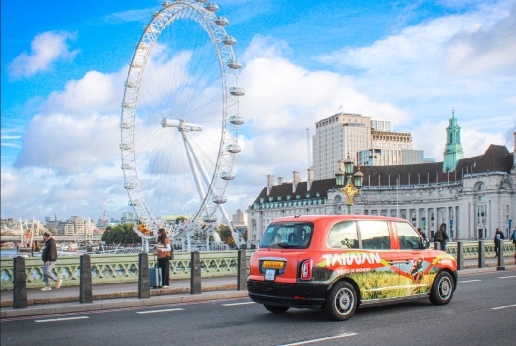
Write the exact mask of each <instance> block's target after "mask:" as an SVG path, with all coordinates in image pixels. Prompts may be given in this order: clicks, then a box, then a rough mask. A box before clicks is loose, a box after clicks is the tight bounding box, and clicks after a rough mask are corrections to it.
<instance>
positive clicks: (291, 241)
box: [260, 222, 314, 249]
mask: <svg viewBox="0 0 516 346" xmlns="http://www.w3.org/2000/svg"><path fill="white" fill-rule="evenodd" d="M313 229H314V225H313V224H312V223H309V222H278V223H272V224H270V225H269V226H268V227H267V229H266V230H265V233H264V234H263V237H262V240H261V241H260V248H278V249H306V248H307V247H308V245H310V240H311V239H312V234H313Z"/></svg>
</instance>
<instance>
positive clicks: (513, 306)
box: [491, 304, 516, 310]
mask: <svg viewBox="0 0 516 346" xmlns="http://www.w3.org/2000/svg"><path fill="white" fill-rule="evenodd" d="M515 307H516V304H512V305H505V306H498V307H496V308H491V310H500V309H505V308H515Z"/></svg>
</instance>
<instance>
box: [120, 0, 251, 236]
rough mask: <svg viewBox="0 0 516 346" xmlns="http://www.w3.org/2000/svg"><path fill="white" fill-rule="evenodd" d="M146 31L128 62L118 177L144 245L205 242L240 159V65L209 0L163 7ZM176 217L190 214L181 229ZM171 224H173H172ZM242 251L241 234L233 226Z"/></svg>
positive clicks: (180, 1) (180, 0) (182, 1)
mask: <svg viewBox="0 0 516 346" xmlns="http://www.w3.org/2000/svg"><path fill="white" fill-rule="evenodd" d="M162 5H163V8H162V9H161V10H160V11H156V12H154V13H153V14H152V19H151V21H150V23H149V24H148V25H146V26H145V27H144V29H143V34H142V36H141V39H140V41H139V42H138V43H137V45H136V50H135V53H134V56H133V59H132V61H131V64H130V67H129V72H128V76H127V81H126V83H125V92H124V98H123V102H122V116H121V123H120V128H121V143H120V149H121V156H122V166H121V168H122V170H123V173H124V180H125V184H124V187H125V188H126V189H127V193H128V195H129V205H131V206H132V207H133V208H134V211H135V213H136V216H137V218H138V220H139V223H140V224H139V226H138V227H137V226H135V232H137V233H138V234H139V235H140V236H141V237H142V239H143V240H144V241H145V240H146V239H147V241H148V240H149V239H151V238H153V237H155V236H156V234H157V232H156V231H157V229H158V228H161V227H163V228H165V229H166V230H167V234H168V236H169V237H177V238H182V239H185V238H188V242H189V244H190V240H191V239H192V238H195V239H196V240H197V241H201V242H207V239H208V236H210V235H212V234H213V232H214V230H215V227H216V224H217V222H218V221H219V219H218V216H217V215H222V217H223V219H225V221H226V222H227V224H228V225H229V226H230V228H231V223H230V220H229V217H228V216H227V213H226V212H225V210H224V207H223V205H224V203H225V202H226V201H227V196H226V188H227V185H228V182H229V181H231V180H233V179H234V178H235V173H234V171H233V162H234V157H235V155H236V154H237V153H239V152H240V151H241V148H240V145H239V143H238V133H239V128H240V125H242V124H243V123H244V118H243V117H242V116H241V114H240V105H239V98H240V97H241V96H243V95H244V94H245V92H244V89H243V88H241V87H239V85H238V69H240V68H241V67H242V65H241V63H240V62H239V61H238V60H237V59H236V58H235V55H234V52H233V48H232V46H233V45H234V44H236V40H235V38H233V37H232V36H229V35H228V34H227V33H226V31H225V27H226V26H227V25H228V24H229V22H228V20H227V19H226V18H224V17H219V16H216V15H215V12H217V11H218V9H219V8H218V6H217V5H216V4H214V3H211V2H207V1H206V0H176V1H165V2H163V4H162ZM171 215H189V217H188V220H187V221H186V222H183V223H181V224H176V223H175V222H173V221H174V220H171ZM171 221H172V222H171ZM231 230H232V232H233V238H234V240H235V242H236V243H237V245H239V241H240V239H239V237H238V234H237V233H236V232H235V231H234V230H233V229H232V228H231Z"/></svg>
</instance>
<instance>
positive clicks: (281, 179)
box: [278, 177, 283, 185]
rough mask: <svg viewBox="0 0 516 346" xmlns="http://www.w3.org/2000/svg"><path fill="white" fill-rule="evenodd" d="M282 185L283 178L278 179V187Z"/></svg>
mask: <svg viewBox="0 0 516 346" xmlns="http://www.w3.org/2000/svg"><path fill="white" fill-rule="evenodd" d="M281 184H283V178H282V177H278V185H281Z"/></svg>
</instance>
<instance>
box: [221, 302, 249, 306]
mask: <svg viewBox="0 0 516 346" xmlns="http://www.w3.org/2000/svg"><path fill="white" fill-rule="evenodd" d="M249 304H256V303H255V302H245V303H231V304H222V306H235V305H249Z"/></svg>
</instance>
